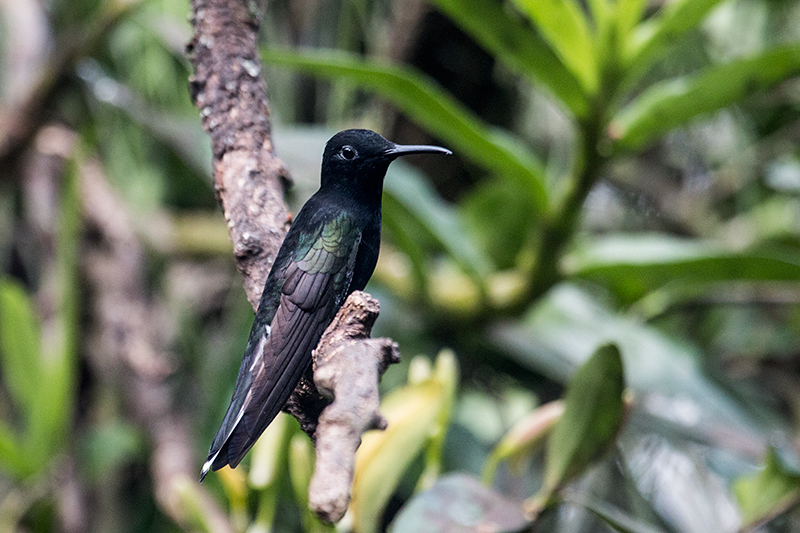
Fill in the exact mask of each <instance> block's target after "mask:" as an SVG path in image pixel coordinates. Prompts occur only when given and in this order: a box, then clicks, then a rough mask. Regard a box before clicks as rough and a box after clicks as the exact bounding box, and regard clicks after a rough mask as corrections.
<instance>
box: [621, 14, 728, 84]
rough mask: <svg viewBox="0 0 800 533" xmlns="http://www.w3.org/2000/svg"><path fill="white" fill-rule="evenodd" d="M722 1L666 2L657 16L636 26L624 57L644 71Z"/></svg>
mask: <svg viewBox="0 0 800 533" xmlns="http://www.w3.org/2000/svg"><path fill="white" fill-rule="evenodd" d="M721 1H724V0H673V1H672V2H666V3H664V4H663V7H662V8H661V10H660V11H659V12H658V14H657V15H656V16H654V17H651V18H650V19H648V20H646V21H645V22H643V23H642V24H640V25H639V26H638V27H637V28H636V29H635V31H634V35H633V38H632V39H631V40H630V44H629V47H628V49H627V51H626V53H625V59H626V60H627V61H628V62H629V64H633V66H634V67H636V68H638V69H639V70H644V68H645V67H646V65H647V63H648V62H649V61H651V60H652V59H653V58H654V57H655V56H657V55H658V54H659V53H660V52H661V51H663V50H664V49H665V48H666V47H667V46H668V45H669V44H671V43H674V42H675V40H676V39H677V38H678V37H680V35H681V34H683V33H685V32H687V31H689V30H691V29H692V28H694V27H696V26H697V25H698V23H700V21H702V20H703V19H704V18H705V17H706V15H708V12H709V11H711V10H712V9H713V8H714V7H715V6H716V5H717V4H719V3H720V2H721ZM639 8H640V9H641V6H639Z"/></svg>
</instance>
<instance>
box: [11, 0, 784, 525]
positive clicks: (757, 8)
mask: <svg viewBox="0 0 800 533" xmlns="http://www.w3.org/2000/svg"><path fill="white" fill-rule="evenodd" d="M188 12H189V6H188V4H187V3H186V2H175V1H166V0H140V1H135V0H126V1H123V0H114V1H111V0H81V1H75V0H51V1H49V2H39V1H37V0H17V1H15V2H5V3H3V4H2V6H0V17H1V18H2V28H3V30H2V32H0V45H1V47H0V49H1V50H2V64H1V66H0V85H2V102H1V106H0V127H2V129H3V139H4V140H3V143H4V144H2V145H0V147H1V148H2V150H3V151H2V153H0V157H2V160H3V164H2V165H0V175H1V176H2V178H0V266H1V267H2V275H3V277H2V279H0V379H1V381H2V385H1V386H0V529H9V530H21V531H49V530H53V529H60V530H64V531H83V530H97V531H105V530H112V531H150V530H159V531H172V530H197V529H199V530H215V526H214V522H213V520H212V518H210V516H209V514H208V513H209V511H208V506H206V505H204V504H203V500H202V498H201V496H199V494H200V493H199V492H198V491H199V490H200V489H199V488H197V487H196V486H195V482H194V481H193V480H192V481H187V482H186V484H185V486H182V487H181V488H180V490H177V489H176V490H177V493H178V494H180V495H181V497H179V498H177V499H176V500H168V501H169V502H171V503H169V504H165V501H164V500H163V499H161V498H159V496H158V495H159V490H160V488H161V487H159V480H158V477H157V475H155V474H154V472H155V468H154V467H153V466H152V465H153V464H155V461H156V458H154V456H153V450H154V443H153V433H152V431H149V430H148V429H149V428H148V425H147V421H146V420H142V419H141V418H137V417H136V416H135V415H134V411H135V406H131V405H130V402H129V401H127V400H126V399H125V394H124V391H123V390H120V387H119V378H118V376H116V375H115V374H114V372H113V371H112V372H109V371H108V368H107V367H104V361H103V357H102V354H101V356H100V357H99V358H98V357H94V358H93V357H92V356H91V355H90V354H91V353H92V342H93V341H92V339H93V336H92V334H91V331H92V325H93V324H95V323H96V322H97V318H96V317H95V316H94V315H95V314H96V313H97V308H96V307H93V306H92V305H91V302H92V301H93V300H92V298H93V295H92V292H91V290H88V289H87V283H86V279H87V276H88V274H87V272H91V269H92V267H93V265H92V261H94V259H93V256H91V255H87V254H84V253H83V251H84V250H85V249H86V246H87V243H91V242H92V239H93V236H92V232H91V231H90V230H89V225H88V224H87V222H86V216H87V215H86V213H85V205H84V204H83V203H82V202H81V195H80V184H81V183H83V180H84V179H85V176H84V174H86V173H87V172H90V171H91V170H92V169H94V170H95V171H100V172H102V174H104V176H105V177H106V178H107V180H108V182H109V183H110V184H111V186H112V189H113V191H114V193H115V194H116V195H117V196H118V197H119V198H120V199H121V202H122V205H123V206H124V211H125V212H126V214H127V216H128V217H129V219H130V221H131V226H132V231H133V238H135V239H136V240H137V241H138V242H139V243H141V246H143V250H144V257H143V261H142V265H141V275H142V276H143V277H144V279H145V281H146V283H145V290H146V294H145V295H143V296H144V297H145V298H146V299H147V300H148V301H150V302H154V303H153V306H154V307H153V308H152V309H156V310H157V312H158V313H159V314H158V320H159V322H160V323H161V325H162V326H163V330H164V331H162V332H160V333H159V334H160V335H161V337H162V338H163V339H165V340H164V341H163V343H164V345H165V347H166V348H165V349H166V351H167V352H168V353H169V356H170V369H169V379H168V383H169V386H170V389H171V390H172V392H173V396H174V397H175V398H176V401H175V402H174V404H175V409H176V416H179V417H180V419H181V420H183V421H185V422H186V423H187V424H188V425H189V427H190V434H191V437H192V441H193V449H192V450H191V453H192V454H193V455H192V456H191V457H189V458H188V459H187V460H189V461H194V462H195V463H196V464H197V466H198V468H199V465H200V463H201V461H202V459H203V458H204V456H205V450H206V445H207V444H208V442H210V439H211V437H212V436H213V433H214V431H215V430H216V427H217V424H218V422H219V420H220V418H221V416H222V414H223V410H224V409H225V407H226V405H227V402H228V398H229V395H230V393H231V389H232V386H233V381H234V376H235V373H236V370H237V368H238V364H239V360H240V356H241V355H240V354H241V351H242V349H243V346H244V343H245V339H246V335H247V331H248V329H249V324H250V321H251V319H252V313H251V311H250V310H249V308H248V306H247V303H246V300H245V298H244V294H243V291H242V289H241V286H240V281H239V279H238V275H237V274H236V273H235V269H234V267H233V262H232V261H231V256H230V245H229V243H228V241H227V234H226V232H225V226H224V221H223V220H222V217H221V215H220V213H219V211H218V209H217V208H216V204H215V200H214V195H213V190H212V186H211V178H210V165H209V163H210V160H211V154H210V147H209V141H208V139H207V138H206V136H205V134H204V133H203V132H202V129H201V127H200V121H199V120H198V116H197V110H195V109H194V108H193V107H192V105H191V102H190V101H189V98H188V92H187V89H186V82H187V77H188V75H189V71H188V63H187V60H186V58H185V56H184V46H185V43H186V42H187V41H188V38H189V35H190V26H189V24H188V22H187V14H188ZM266 13H267V14H266V17H265V19H264V26H263V31H262V35H263V49H262V57H263V59H264V62H265V69H264V74H265V76H266V78H267V81H268V85H269V89H270V103H271V106H272V110H273V114H274V117H273V118H274V121H275V125H274V142H275V145H276V149H277V152H278V155H279V156H280V157H281V158H282V159H283V160H284V161H285V162H286V163H287V165H288V166H289V168H290V169H291V171H292V175H293V177H294V180H295V187H294V189H293V190H292V193H291V195H290V198H289V201H290V205H291V206H292V207H293V208H294V209H297V207H298V206H299V205H301V204H302V201H303V200H304V199H305V198H306V197H307V196H308V195H310V194H311V193H312V192H313V191H314V189H315V187H316V184H317V180H318V168H319V159H320V155H321V153H322V147H323V146H324V143H325V141H326V140H327V138H329V137H330V135H331V134H332V133H333V132H335V131H337V130H339V129H343V128H346V127H369V128H372V129H375V130H378V131H380V132H382V133H384V134H385V136H387V137H388V138H390V139H392V140H394V141H396V142H400V143H412V142H413V143H421V142H434V143H438V144H441V145H443V146H447V147H449V148H451V149H452V150H453V151H454V152H455V153H456V156H455V157H453V158H448V159H446V160H443V158H428V159H425V158H417V159H416V160H412V161H411V162H412V163H414V164H416V165H418V166H410V165H408V164H403V163H404V162H398V163H396V164H394V165H393V166H392V168H391V169H390V172H389V175H388V177H387V180H386V194H385V198H384V217H385V223H384V240H383V248H382V251H381V260H380V263H379V265H378V268H377V271H376V273H375V276H374V278H373V281H372V282H371V284H370V287H369V290H370V291H371V292H372V293H373V294H375V295H376V296H378V297H379V299H380V301H381V305H382V314H381V318H380V320H379V321H378V324H377V326H376V331H375V333H376V335H387V336H391V337H392V338H394V339H395V340H396V341H398V342H399V343H400V346H401V348H402V352H403V358H404V361H403V363H402V364H400V365H398V366H396V367H394V368H392V369H390V370H389V372H388V373H387V374H386V376H385V377H384V380H383V383H382V387H383V388H384V391H385V395H384V405H383V412H384V414H385V415H386V416H387V418H388V419H389V421H390V426H389V429H388V430H387V431H385V432H383V433H374V434H370V435H367V436H365V438H364V443H363V445H362V449H361V450H360V452H359V456H358V458H357V474H356V479H355V481H354V498H353V502H352V504H351V509H350V512H349V514H348V516H347V517H346V518H345V521H344V522H343V523H342V524H340V525H339V526H338V528H339V529H341V530H350V529H353V530H356V531H360V532H371V531H380V530H383V529H385V528H388V529H389V530H390V531H394V532H403V531H468V530H474V529H475V528H476V527H478V525H479V524H484V525H486V524H494V526H495V527H496V529H497V530H499V531H517V530H521V529H533V530H536V531H566V532H569V531H605V530H613V531H643V532H644V531H648V532H650V531H676V532H678V531H680V532H683V531H687V532H692V531H698V532H707V531H737V530H758V531H794V530H797V529H798V528H800V523H798V515H797V512H796V511H795V510H794V509H795V507H796V504H797V502H798V500H799V499H800V456H798V447H797V431H798V419H800V411H798V408H799V407H800V402H798V400H799V399H800V396H798V392H797V391H798V390H800V387H798V385H799V383H798V378H799V377H800V374H799V373H798V356H800V247H798V242H800V241H799V240H798V237H800V152H798V148H797V147H798V141H800V78H798V74H800V4H798V3H797V2H794V1H790V0H772V1H767V0H728V1H719V0H672V1H668V2H660V1H653V2H646V1H644V0H587V1H586V2H578V1H576V0H561V1H558V0H551V1H538V2H535V1H527V0H511V1H495V0H472V1H470V2H457V1H454V0H432V1H431V2H430V3H426V2H418V1H415V0H406V1H399V0H398V1H395V2H389V1H368V0H367V1H365V0H347V1H341V2H318V1H314V0H309V1H307V2H288V1H279V0H274V1H271V2H268V3H267V6H266ZM19 110H22V111H23V113H22V115H21V116H22V117H23V119H22V120H21V124H22V125H23V128H22V130H21V131H23V132H27V133H26V134H25V135H21V136H20V135H18V136H17V137H11V136H9V135H8V132H14V131H15V130H14V129H13V128H14V127H16V125H18V123H15V122H14V121H13V120H12V119H13V117H14V116H15V115H14V112H15V111H19ZM8 139H12V141H13V142H9V141H8ZM14 139H16V140H15V141H14ZM54 159H55V160H57V161H60V164H59V165H56V166H55V167H53V165H52V164H51V165H49V166H48V165H44V164H39V165H37V162H38V163H41V162H44V163H47V162H48V161H50V162H51V163H52V160H54ZM434 159H436V160H434ZM48 180H49V181H48ZM43 184H44V185H43ZM153 312H154V313H155V312H156V311H153ZM312 469H313V449H312V447H311V444H310V442H309V441H308V440H307V439H306V438H305V437H304V436H303V435H302V434H300V433H299V430H298V429H297V428H296V425H295V424H294V422H293V421H291V420H290V419H288V418H279V419H278V420H277V421H276V423H274V424H273V425H272V426H271V427H270V429H269V430H268V431H267V432H266V433H265V436H264V438H262V439H261V440H260V441H259V444H258V445H257V446H256V448H254V450H253V452H252V453H251V454H250V457H249V459H248V460H247V461H246V462H245V464H243V465H242V466H241V467H240V468H238V469H236V470H234V471H230V470H224V471H222V472H220V473H219V474H218V475H213V476H209V479H208V480H207V482H206V483H205V484H204V487H205V488H206V489H207V490H208V491H209V492H210V494H211V497H212V499H213V500H214V501H215V502H216V504H218V505H219V506H220V507H221V508H222V509H224V520H225V524H226V527H229V528H231V529H233V530H236V531H253V532H256V531H270V530H273V531H298V530H308V531H324V530H329V529H331V526H327V525H324V524H321V523H320V522H318V521H317V520H316V518H315V517H313V516H312V515H311V514H310V513H309V512H308V511H307V510H306V508H307V499H308V496H307V486H308V480H309V478H310V475H311V471H312Z"/></svg>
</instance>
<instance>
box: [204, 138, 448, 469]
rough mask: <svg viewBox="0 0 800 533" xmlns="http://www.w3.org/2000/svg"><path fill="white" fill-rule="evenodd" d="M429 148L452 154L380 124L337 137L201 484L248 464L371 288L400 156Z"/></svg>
mask: <svg viewBox="0 0 800 533" xmlns="http://www.w3.org/2000/svg"><path fill="white" fill-rule="evenodd" d="M420 153H439V154H448V155H449V154H451V152H450V150H447V149H445V148H440V147H438V146H400V145H397V144H394V143H393V142H390V141H387V140H386V139H384V138H383V137H381V136H380V135H378V134H377V133H375V132H374V131H370V130H345V131H342V132H339V133H337V134H336V135H334V136H333V137H332V138H331V139H330V140H329V141H328V144H327V145H326V146H325V152H324V153H323V156H322V175H321V180H320V188H319V190H318V191H317V192H316V193H315V194H314V195H313V196H312V197H311V198H309V200H308V201H307V202H306V204H305V205H304V206H303V208H302V209H301V210H300V213H298V215H297V217H296V218H295V220H294V223H293V224H292V227H291V229H290V230H289V233H287V235H286V238H285V239H284V241H283V244H282V245H281V248H280V250H279V251H278V255H277V256H276V257H275V262H274V264H273V265H272V270H271V271H270V273H269V276H268V278H267V282H266V284H265V286H264V292H263V293H262V294H261V301H260V302H259V305H258V311H257V312H256V316H255V319H254V320H253V327H252V329H251V330H250V338H249V339H248V341H247V348H246V349H245V352H244V357H243V359H242V365H241V367H240V368H239V375H238V377H237V378H236V387H235V389H234V391H233V398H232V399H231V404H230V406H229V407H228V412H227V413H225V418H224V419H223V420H222V426H221V427H220V428H219V431H218V432H217V435H216V437H214V442H213V443H212V444H211V449H210V450H209V452H208V460H206V462H205V464H204V465H203V469H202V471H201V474H200V480H201V481H202V479H203V478H204V477H205V476H206V474H207V473H208V472H209V470H218V469H220V468H222V467H223V466H225V465H230V466H231V468H234V467H236V465H238V464H239V462H240V461H241V460H242V458H243V457H244V455H245V454H246V453H247V451H248V450H249V449H250V448H251V447H252V446H253V444H254V443H255V442H256V439H258V437H259V436H260V435H261V433H263V431H264V430H265V429H266V427H267V426H268V425H269V423H270V422H272V420H273V419H274V418H275V416H277V414H278V413H279V412H280V410H281V409H282V408H283V406H284V404H285V403H286V400H287V399H288V398H289V395H290V394H291V392H292V391H293V390H294V388H295V386H296V385H297V383H298V381H299V380H300V377H301V376H302V375H303V373H304V372H305V371H306V369H307V368H308V367H309V365H310V364H311V351H312V350H313V349H314V348H315V347H316V345H317V343H318V342H319V339H320V337H321V336H322V333H323V331H324V330H325V328H326V327H328V325H329V324H330V322H331V321H332V320H333V317H334V315H335V314H336V312H337V311H338V310H339V308H340V307H341V305H342V304H343V303H344V301H345V299H346V298H347V296H348V295H349V294H350V293H351V292H353V291H355V290H361V289H363V288H364V287H365V286H366V284H367V281H369V278H370V276H372V272H373V271H374V270H375V264H376V263H377V261H378V250H379V248H380V241H381V194H382V192H383V179H384V177H385V176H386V170H387V169H388V168H389V164H390V163H391V162H392V161H394V160H395V159H396V158H397V157H400V156H403V155H409V154H420Z"/></svg>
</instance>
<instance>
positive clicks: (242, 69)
mask: <svg viewBox="0 0 800 533" xmlns="http://www.w3.org/2000/svg"><path fill="white" fill-rule="evenodd" d="M192 13H193V16H192V23H193V25H194V36H193V38H192V41H191V43H190V44H189V46H188V52H189V54H190V57H191V60H192V63H193V65H194V68H195V73H194V75H193V76H191V78H190V80H189V87H190V92H191V95H192V99H193V101H194V102H195V105H196V106H197V107H198V108H199V109H200V115H201V116H202V120H203V127H204V128H205V130H206V131H207V132H208V134H209V135H210V136H211V140H212V147H213V152H214V183H215V188H216V191H217V194H218V197H219V201H220V203H221V205H222V208H223V210H224V212H225V219H226V220H227V222H228V229H229V232H230V236H231V240H232V241H233V245H234V255H235V257H236V262H237V266H238V267H239V271H240V272H241V274H242V276H243V277H244V286H245V291H246V292H247V298H248V300H249V301H250V303H251V304H252V305H253V308H254V309H255V308H256V307H257V306H258V301H259V299H260V297H261V292H262V290H263V288H264V283H265V281H266V279H267V275H268V274H269V270H270V268H271V267H272V263H273V261H274V257H275V254H276V253H277V251H278V248H279V247H280V244H281V242H282V240H283V237H284V235H285V234H286V231H287V229H288V224H289V220H290V219H289V216H288V214H287V210H286V206H285V205H284V203H283V200H282V197H283V186H284V185H286V184H287V183H288V177H287V172H286V170H285V168H284V166H283V164H282V163H281V161H280V160H279V159H278V158H277V157H276V156H275V154H274V151H273V146H272V142H271V139H270V124H269V107H268V104H267V93H266V83H265V82H264V80H263V79H262V77H261V70H262V69H261V59H260V56H259V53H258V28H259V25H260V22H261V21H260V16H259V14H257V13H254V12H253V11H251V10H250V8H249V7H248V3H247V2H245V1H244V0H192ZM377 315H378V302H377V300H374V299H372V298H370V297H369V296H367V295H365V294H363V293H359V294H358V295H356V294H354V295H351V297H350V298H348V300H347V302H346V303H345V305H344V306H343V307H342V309H341V310H340V311H339V314H337V316H336V319H335V320H334V322H333V324H331V326H330V327H329V328H328V329H327V330H326V332H325V335H324V336H323V340H322V341H321V342H320V345H319V347H318V349H317V350H316V351H315V352H314V373H315V375H314V379H315V381H316V383H317V385H318V386H319V387H320V390H322V391H323V392H324V393H325V394H326V396H327V397H323V396H320V394H319V393H318V392H317V388H316V387H315V385H314V383H313V382H312V381H311V380H309V379H308V378H307V377H305V378H303V379H302V380H301V382H300V384H299V385H298V386H297V388H296V389H295V391H294V392H293V393H292V397H291V398H290V399H289V401H288V402H287V405H286V406H285V410H287V411H289V412H290V413H291V414H292V415H294V416H295V418H297V419H298V421H299V422H300V425H301V427H302V428H303V430H304V431H305V432H306V433H308V434H309V436H311V438H312V439H313V440H314V443H315V446H316V448H317V462H316V465H315V473H314V478H313V480H312V483H311V485H310V488H309V492H310V494H309V502H310V505H311V508H312V509H313V510H314V511H316V512H317V513H318V514H319V515H320V517H321V518H323V519H325V520H328V521H336V520H339V519H340V518H341V517H342V515H343V514H344V511H345V510H346V509H347V505H348V503H349V499H350V485H351V482H352V479H353V463H354V454H355V451H356V449H357V448H358V446H359V444H360V442H361V434H362V433H363V432H364V431H365V430H367V429H371V428H374V427H385V421H384V420H383V418H382V417H381V416H380V414H379V413H378V406H379V401H378V382H379V381H380V376H381V374H382V372H383V371H384V370H385V369H386V366H387V365H388V364H390V363H392V362H396V361H397V360H398V355H397V353H398V352H397V347H396V345H394V343H392V342H391V341H389V340H388V339H377V340H374V341H372V340H368V339H367V337H368V336H369V333H370V330H371V329H372V324H373V323H374V322H375V318H376V317H377ZM323 376H324V377H323ZM334 398H335V399H334ZM364 398H369V401H368V402H364V400H363V399H364ZM329 404H330V405H329ZM367 404H368V405H367Z"/></svg>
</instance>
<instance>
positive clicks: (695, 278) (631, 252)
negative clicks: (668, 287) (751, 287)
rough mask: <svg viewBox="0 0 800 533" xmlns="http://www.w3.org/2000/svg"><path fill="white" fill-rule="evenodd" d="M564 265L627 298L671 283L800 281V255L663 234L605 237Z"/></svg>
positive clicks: (573, 274)
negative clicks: (728, 246)
mask: <svg viewBox="0 0 800 533" xmlns="http://www.w3.org/2000/svg"><path fill="white" fill-rule="evenodd" d="M563 267H564V268H563V270H564V272H565V274H566V275H567V276H569V277H574V278H580V279H587V280H590V281H594V282H597V283H600V284H602V285H604V286H606V287H609V288H610V289H612V290H613V291H614V293H615V294H617V296H619V297H620V299H621V300H622V301H624V302H632V301H634V300H636V299H638V298H641V297H642V296H644V295H645V294H646V293H647V292H650V291H653V290H655V289H657V288H659V287H662V286H664V285H665V284H667V283H677V284H686V283H698V282H720V281H737V280H752V281H798V280H800V257H795V254H790V253H782V252H781V253H779V252H778V251H774V252H773V251H769V250H753V251H747V250H745V251H741V252H735V251H730V250H727V249H725V248H724V247H722V246H721V245H719V244H717V243H713V242H703V241H691V240H685V239H677V238H673V237H665V236H661V235H636V236H629V237H622V236H615V237H608V238H604V239H599V240H597V241H595V242H594V243H591V244H586V245H583V246H579V247H578V248H577V249H576V250H575V251H574V252H573V253H571V254H569V255H568V256H567V257H566V258H565V260H564V264H563Z"/></svg>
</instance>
